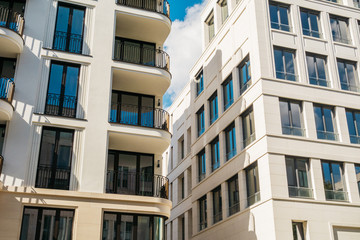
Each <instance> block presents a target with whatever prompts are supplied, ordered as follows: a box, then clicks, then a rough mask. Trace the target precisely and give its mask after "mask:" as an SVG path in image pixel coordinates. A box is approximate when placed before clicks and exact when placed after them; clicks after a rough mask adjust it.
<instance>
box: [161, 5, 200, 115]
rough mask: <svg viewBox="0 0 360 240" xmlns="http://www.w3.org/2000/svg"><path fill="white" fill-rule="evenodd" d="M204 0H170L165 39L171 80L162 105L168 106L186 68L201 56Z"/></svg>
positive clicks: (181, 84) (185, 76) (184, 80)
mask: <svg viewBox="0 0 360 240" xmlns="http://www.w3.org/2000/svg"><path fill="white" fill-rule="evenodd" d="M204 2H206V0H170V1H169V3H170V7H171V8H170V17H171V20H172V21H173V22H172V27H171V33H170V35H169V37H168V39H167V40H166V42H165V46H164V47H165V51H166V52H167V53H168V54H169V55H170V72H171V74H172V81H171V85H170V88H169V89H168V91H167V92H166V94H165V96H164V108H167V107H169V106H170V105H171V103H172V101H173V100H174V99H175V97H176V96H177V94H178V93H179V92H180V91H181V90H182V89H183V87H184V86H185V84H186V83H187V82H188V81H189V71H190V69H191V68H192V66H193V65H194V63H195V62H196V60H197V59H198V57H200V55H201V23H200V13H201V11H202V9H203V7H204Z"/></svg>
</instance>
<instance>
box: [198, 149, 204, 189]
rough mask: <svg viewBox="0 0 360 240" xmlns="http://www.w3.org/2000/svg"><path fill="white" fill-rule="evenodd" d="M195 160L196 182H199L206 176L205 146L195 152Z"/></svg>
mask: <svg viewBox="0 0 360 240" xmlns="http://www.w3.org/2000/svg"><path fill="white" fill-rule="evenodd" d="M197 161H198V178H199V179H198V180H199V181H198V182H201V181H202V180H203V179H205V177H206V153H205V148H203V149H202V150H201V151H200V152H199V153H198V154H197Z"/></svg>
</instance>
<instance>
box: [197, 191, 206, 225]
mask: <svg viewBox="0 0 360 240" xmlns="http://www.w3.org/2000/svg"><path fill="white" fill-rule="evenodd" d="M198 202H199V231H201V230H203V229H206V228H207V226H208V223H207V197H206V194H205V195H204V196H202V197H201V198H199V200H198ZM202 205H204V206H202ZM202 209H203V210H204V212H203V213H202Z"/></svg>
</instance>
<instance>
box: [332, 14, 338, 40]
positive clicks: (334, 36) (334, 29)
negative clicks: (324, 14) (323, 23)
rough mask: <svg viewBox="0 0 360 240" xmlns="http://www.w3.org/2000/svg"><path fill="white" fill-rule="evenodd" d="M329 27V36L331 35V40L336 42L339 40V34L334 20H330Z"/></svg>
mask: <svg viewBox="0 0 360 240" xmlns="http://www.w3.org/2000/svg"><path fill="white" fill-rule="evenodd" d="M330 25H331V34H332V35H333V39H334V40H337V39H339V38H340V32H339V28H338V22H337V20H336V19H334V18H330Z"/></svg>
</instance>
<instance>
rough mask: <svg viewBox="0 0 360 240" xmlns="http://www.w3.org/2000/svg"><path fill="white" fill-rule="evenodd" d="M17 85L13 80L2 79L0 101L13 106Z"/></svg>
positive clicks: (0, 81)
mask: <svg viewBox="0 0 360 240" xmlns="http://www.w3.org/2000/svg"><path fill="white" fill-rule="evenodd" d="M14 90H15V83H14V79H13V78H7V77H0V99H3V100H5V101H7V102H8V103H10V104H11V102H12V100H13V96H14Z"/></svg>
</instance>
